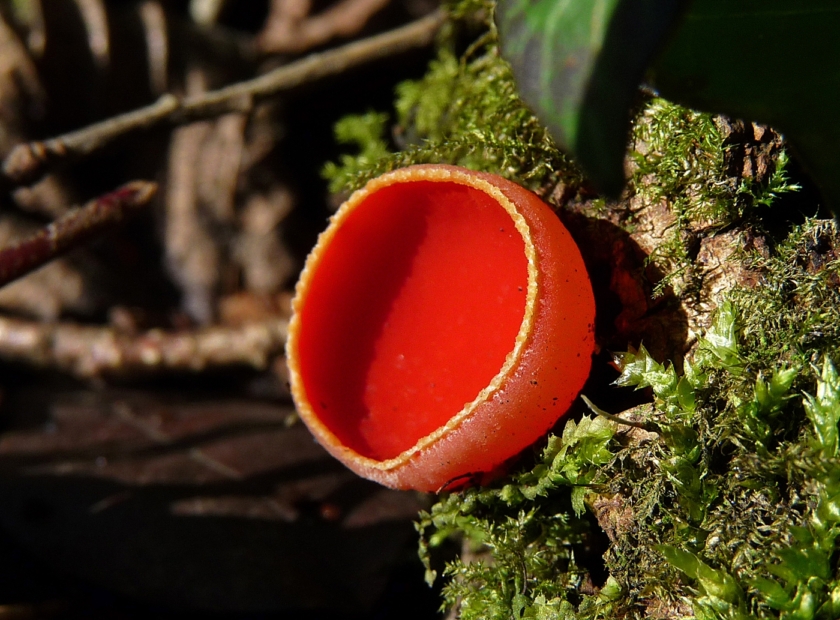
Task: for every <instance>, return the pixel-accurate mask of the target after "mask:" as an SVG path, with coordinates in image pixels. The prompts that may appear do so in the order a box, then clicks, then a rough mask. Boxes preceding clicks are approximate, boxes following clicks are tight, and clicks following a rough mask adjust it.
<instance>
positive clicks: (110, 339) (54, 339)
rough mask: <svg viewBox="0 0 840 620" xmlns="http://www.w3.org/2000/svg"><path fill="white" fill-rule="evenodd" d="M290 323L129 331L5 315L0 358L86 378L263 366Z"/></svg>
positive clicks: (280, 344) (1, 321)
mask: <svg viewBox="0 0 840 620" xmlns="http://www.w3.org/2000/svg"><path fill="white" fill-rule="evenodd" d="M287 325H288V323H287V321H286V319H284V318H280V317H275V318H271V319H267V320H264V321H261V322H258V323H248V324H245V325H240V326H236V327H227V326H216V327H207V328H202V329H196V330H187V331H181V332H166V331H163V330H160V329H152V330H149V331H146V332H143V333H140V334H125V333H122V332H120V331H119V330H117V329H114V328H113V327H89V326H82V325H74V324H70V323H39V322H36V321H25V320H21V319H12V318H7V317H0V358H3V359H6V360H13V361H21V362H25V363H28V364H33V365H35V366H42V367H49V368H55V369H58V370H62V371H64V372H69V373H71V374H73V375H75V376H77V377H81V378H91V377H98V376H102V375H121V376H134V375H143V374H149V373H155V372H161V371H172V370H181V371H189V372H199V371H202V370H205V369H207V368H211V367H224V366H232V365H247V366H253V367H255V368H260V369H262V368H265V367H266V366H267V365H268V363H269V362H270V361H271V358H272V357H273V356H275V355H278V354H280V353H281V352H282V351H283V346H284V344H285V342H286V328H287Z"/></svg>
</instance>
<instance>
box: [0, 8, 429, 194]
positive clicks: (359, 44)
mask: <svg viewBox="0 0 840 620" xmlns="http://www.w3.org/2000/svg"><path fill="white" fill-rule="evenodd" d="M444 19H445V14H444V13H443V11H441V10H438V11H435V12H434V13H432V14H430V15H427V16H426V17H423V18H421V19H418V20H416V21H414V22H412V23H410V24H408V25H406V26H403V27H401V28H396V29H395V30H391V31H389V32H385V33H383V34H379V35H376V36H373V37H369V38H367V39H362V40H361V41H355V42H353V43H349V44H347V45H344V46H342V47H338V48H336V49H332V50H329V51H326V52H322V53H320V54H312V55H310V56H307V57H306V58H302V59H301V60H298V61H295V62H292V63H289V64H288V65H284V66H282V67H279V68H277V69H275V70H273V71H270V72H269V73H266V74H265V75H261V76H260V77H257V78H254V79H252V80H247V81H244V82H239V83H237V84H232V85H230V86H226V87H225V88H220V89H219V90H214V91H209V92H206V93H203V94H201V95H196V96H192V97H187V98H185V99H183V100H181V99H179V98H177V97H175V96H173V95H164V96H163V97H161V98H160V99H159V100H158V101H157V102H156V103H154V104H152V105H150V106H146V107H145V108H140V109H139V110H134V111H132V112H128V113H126V114H122V115H120V116H115V117H113V118H110V119H107V120H105V121H102V122H100V123H96V124H94V125H90V126H88V127H85V128H84V129H80V130H78V131H73V132H71V133H68V134H65V135H63V136H58V137H56V138H52V139H50V140H45V141H43V142H30V143H27V144H19V145H18V146H16V147H15V148H14V149H12V151H11V152H10V153H9V155H8V156H7V157H6V159H5V160H4V161H3V165H2V177H0V181H3V182H4V183H5V185H6V186H7V187H16V186H19V185H26V184H29V183H32V182H34V181H36V180H37V179H39V178H40V177H41V176H42V175H43V174H44V173H45V172H46V171H47V170H48V169H49V168H50V167H51V166H53V165H55V164H56V163H57V162H59V161H63V160H66V159H72V158H79V157H82V156H85V155H88V154H90V153H93V152H94V151H97V150H99V149H101V148H103V147H104V146H106V145H108V144H110V143H111V142H113V141H114V140H115V139H116V138H118V137H121V136H124V135H126V134H129V133H132V132H134V131H139V130H144V129H149V128H151V127H155V126H157V125H161V124H163V123H168V124H170V125H181V124H184V123H189V122H192V121H196V120H201V119H207V118H214V117H216V116H220V115H222V114H227V113H229V112H248V111H250V110H251V108H252V107H253V105H254V103H255V102H258V101H260V100H262V99H266V98H268V97H271V96H274V95H276V94H278V93H280V92H283V91H286V90H290V89H292V88H295V87H296V86H300V85H301V84H305V83H307V82H312V81H314V80H318V79H321V78H324V77H327V76H330V75H337V74H339V73H341V72H343V71H346V70H347V69H350V68H352V67H355V66H358V65H361V64H364V63H366V62H370V61H372V60H376V59H379V58H386V57H388V56H392V55H394V54H398V53H400V52H403V51H405V50H409V49H412V48H415V47H422V46H425V45H428V44H429V43H430V42H431V41H432V40H433V39H434V36H435V33H436V32H437V31H438V29H439V28H440V26H441V25H442V24H443V22H444Z"/></svg>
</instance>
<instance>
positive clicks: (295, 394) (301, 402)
mask: <svg viewBox="0 0 840 620" xmlns="http://www.w3.org/2000/svg"><path fill="white" fill-rule="evenodd" d="M410 181H433V182H450V183H458V184H461V185H466V186H469V187H471V188H473V189H477V190H479V191H482V192H484V193H485V194H487V195H489V196H490V197H492V198H493V199H494V200H496V201H497V202H498V203H499V204H500V205H501V206H502V208H504V210H505V211H506V212H507V213H508V215H510V217H511V219H512V220H513V223H514V226H515V227H516V230H517V231H519V234H520V235H521V236H522V240H523V242H524V243H525V256H526V258H527V259H528V290H527V293H526V296H525V314H524V316H523V317H522V324H521V325H520V327H519V332H518V333H517V335H516V343H515V344H514V347H513V349H512V350H511V351H510V353H508V355H507V357H506V358H505V363H504V364H503V365H502V368H501V370H499V372H498V374H496V376H495V377H493V379H492V381H490V383H489V384H488V385H487V387H485V388H484V389H483V390H481V391H480V392H479V393H478V396H476V398H475V399H474V400H473V401H472V402H470V403H467V404H465V405H464V408H463V409H461V411H459V412H458V413H457V414H455V415H454V416H452V417H451V418H450V419H449V421H448V422H447V423H446V424H445V425H444V426H441V427H440V428H438V429H436V430H435V431H434V432H432V433H430V434H429V435H426V436H425V437H422V438H420V440H419V441H418V442H417V443H416V444H414V445H413V446H412V447H411V448H409V449H408V450H405V451H404V452H402V453H400V454H399V455H397V456H396V457H394V458H391V459H387V460H385V461H378V460H376V459H372V458H370V457H366V456H363V455H361V454H359V453H358V452H356V451H355V450H353V449H351V448H348V447H347V446H345V445H344V444H342V442H341V440H340V439H339V438H338V437H337V436H336V435H334V434H333V432H332V431H331V430H329V429H328V428H327V427H326V426H325V425H324V424H323V423H322V422H321V420H320V419H319V418H318V416H317V415H316V414H315V412H314V410H313V408H312V405H311V404H310V402H309V399H308V398H307V396H306V390H305V389H304V386H303V381H302V379H301V376H300V369H299V368H298V364H297V359H296V357H295V356H294V355H290V353H291V352H292V351H294V350H296V348H297V340H298V331H299V329H300V327H299V316H300V314H299V312H298V310H299V308H300V307H301V306H302V304H303V302H304V300H305V297H306V295H305V291H306V290H307V289H308V287H309V282H310V280H311V279H312V277H313V274H314V273H315V269H316V267H317V265H318V263H319V262H320V258H321V254H322V253H323V251H324V248H325V247H327V246H328V245H329V242H330V241H331V240H332V237H333V236H334V235H335V234H336V232H337V230H338V229H339V228H340V226H341V224H342V222H343V221H344V220H345V219H346V218H347V217H349V215H350V214H351V213H352V212H353V210H354V209H355V207H356V206H357V205H358V204H360V203H361V202H362V201H364V200H365V198H367V197H368V196H369V195H370V194H372V193H374V192H376V191H378V190H380V189H382V188H384V187H388V186H390V185H394V184H396V183H405V182H410ZM537 289H538V283H537V253H536V250H535V249H534V244H533V240H532V239H531V229H530V228H529V226H528V223H527V222H526V221H525V218H524V217H523V216H522V215H521V214H520V213H519V211H517V209H516V206H515V205H514V204H513V202H512V201H511V200H510V199H509V198H508V197H507V196H505V194H504V193H503V192H502V190H501V189H499V188H498V187H496V186H495V185H493V184H492V183H490V182H489V181H486V180H484V179H482V178H480V177H477V176H473V175H472V174H471V173H470V172H469V171H461V170H457V169H455V170H453V169H452V168H448V167H434V166H429V167H425V166H416V167H409V168H402V169H399V170H395V171H393V172H389V173H386V174H383V175H382V176H380V177H377V178H375V179H373V180H371V181H370V182H368V183H367V185H365V186H364V187H363V188H362V189H360V190H357V191H356V192H354V193H353V195H352V196H350V198H349V199H348V200H347V201H346V202H345V203H344V204H342V205H341V207H340V208H339V209H338V211H336V213H335V214H334V215H333V216H332V218H331V219H330V224H329V226H328V227H327V229H326V230H325V231H324V232H323V233H321V235H320V236H319V237H318V242H317V243H316V245H315V248H314V249H313V250H312V252H311V253H310V254H309V256H308V257H307V259H306V264H305V265H304V268H303V271H302V272H301V274H300V279H299V280H298V283H297V286H296V287H295V297H294V300H293V302H292V310H293V314H292V319H291V321H290V323H289V332H288V333H289V335H288V339H287V341H286V359H287V363H288V365H289V376H290V383H291V391H292V398H293V399H294V401H295V403H296V405H297V409H298V413H299V414H300V416H301V418H303V420H304V421H305V422H306V424H307V426H309V428H310V429H311V430H312V432H313V434H314V435H316V436H317V437H318V439H319V440H321V441H323V442H326V443H327V444H329V445H330V446H331V447H333V448H337V449H339V450H340V451H341V452H343V453H344V454H345V455H346V456H347V457H349V458H351V459H352V460H353V461H354V462H356V463H358V464H360V465H362V466H364V467H368V468H371V469H379V470H382V471H389V470H392V469H396V468H397V467H399V466H401V465H403V464H404V463H406V462H408V461H409V460H410V459H411V458H412V457H413V456H414V455H415V454H417V453H418V452H420V451H421V450H423V449H425V448H427V447H428V446H430V445H431V444H433V443H435V442H436V441H438V440H439V439H441V438H442V437H444V436H446V435H447V434H448V433H450V432H452V431H453V430H455V429H456V428H458V427H459V426H460V425H461V424H462V423H463V422H464V421H465V420H466V419H467V418H468V417H469V416H470V414H472V412H473V411H475V409H476V408H477V407H478V406H479V405H481V404H482V403H484V402H485V401H487V400H488V399H489V398H490V397H491V395H492V394H493V393H494V392H495V391H496V390H498V389H499V388H500V387H501V386H502V383H503V382H504V381H505V379H506V378H507V377H508V375H509V374H510V371H511V370H512V369H513V368H514V367H515V366H516V365H517V364H518V363H519V360H520V358H521V357H522V352H523V349H524V347H525V344H526V342H527V340H528V335H529V334H530V333H531V329H532V325H533V322H534V309H535V305H536V303H535V302H536V299H537Z"/></svg>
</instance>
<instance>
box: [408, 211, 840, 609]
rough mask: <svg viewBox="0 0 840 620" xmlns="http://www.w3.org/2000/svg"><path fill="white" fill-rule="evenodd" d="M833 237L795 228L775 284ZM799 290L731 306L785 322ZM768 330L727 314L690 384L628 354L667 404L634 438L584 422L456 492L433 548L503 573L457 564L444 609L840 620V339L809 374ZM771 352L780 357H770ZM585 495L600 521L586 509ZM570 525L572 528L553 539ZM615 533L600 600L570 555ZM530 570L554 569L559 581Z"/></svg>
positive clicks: (818, 286)
mask: <svg viewBox="0 0 840 620" xmlns="http://www.w3.org/2000/svg"><path fill="white" fill-rule="evenodd" d="M826 227H829V228H831V229H833V225H832V224H829V223H826V222H813V221H812V222H808V223H807V224H806V225H805V226H803V227H802V228H799V229H796V230H794V231H793V233H792V234H791V235H790V238H789V239H788V241H787V242H785V243H784V244H782V245H781V246H780V247H779V249H778V252H777V253H776V254H775V255H774V256H772V257H771V258H769V259H768V258H765V259H763V261H764V263H763V267H764V269H765V272H766V274H767V277H770V276H771V275H777V276H779V275H782V276H783V275H784V274H787V275H790V274H789V271H788V270H789V269H790V267H789V266H788V267H785V265H787V264H788V261H789V259H790V252H792V251H793V248H794V247H800V243H801V239H802V237H803V236H804V237H806V238H813V235H815V234H818V231H820V230H824V229H825V228H826ZM833 239H834V241H838V239H837V237H836V236H834V237H833ZM800 252H801V250H800ZM834 269H835V265H834V264H833V263H828V264H826V265H824V266H823V269H822V271H821V272H820V274H819V276H817V274H813V276H814V277H813V278H812V279H811V280H810V281H809V283H808V284H809V285H808V286H807V293H808V295H807V296H804V295H803V296H801V297H800V298H798V299H797V303H796V307H795V308H794V309H792V310H791V311H790V312H791V313H792V314H793V316H797V317H800V318H802V319H803V320H805V321H806V322H807V323H808V324H813V323H814V322H815V321H819V318H820V316H821V315H822V313H823V312H824V311H825V306H824V305H820V304H816V305H815V304H813V303H812V301H813V299H815V298H818V299H822V298H823V297H829V298H830V297H831V296H832V294H833V292H834V289H835V288H836V286H837V280H836V276H833V275H832V273H833V270H834ZM786 283H787V286H789V287H790V286H793V287H794V288H795V284H794V283H793V282H787V281H786V280H782V281H767V282H765V286H762V287H757V288H755V289H750V290H741V291H736V292H735V293H734V294H733V299H738V300H741V301H742V302H743V301H744V300H746V299H748V298H749V299H750V302H749V304H747V305H748V306H749V307H750V308H751V309H752V310H753V311H756V310H757V309H764V310H770V309H773V308H774V305H773V304H774V303H776V300H775V297H776V295H777V292H776V291H777V289H778V288H779V287H781V288H782V289H784V288H786V286H785V285H786ZM766 318H767V317H766V316H765V319H766ZM760 324H762V321H761V320H760V318H759V317H757V316H752V317H750V319H749V320H746V319H745V318H743V317H742V316H741V315H740V314H739V311H738V310H736V306H735V305H733V303H726V304H725V305H724V306H723V307H722V308H721V310H720V311H719V312H718V314H717V318H716V320H715V322H714V324H713V326H712V327H711V328H710V329H709V331H708V332H707V334H706V336H705V338H704V339H703V341H702V342H701V344H700V346H699V347H698V348H697V350H696V351H695V353H694V355H693V356H691V358H690V359H689V360H687V361H686V363H685V366H684V372H683V373H678V372H677V371H676V369H675V368H674V367H673V366H671V365H668V364H662V363H659V362H657V361H655V360H653V359H652V358H651V357H650V356H649V355H648V353H647V352H646V351H645V350H644V348H642V349H640V350H638V351H635V352H630V353H628V354H626V355H625V356H624V358H623V360H622V366H623V372H622V374H621V376H620V377H619V379H618V380H617V381H616V383H617V384H618V385H620V386H632V387H636V388H646V389H649V390H651V392H652V395H653V404H652V406H650V407H647V406H645V407H641V408H638V409H636V410H635V412H634V413H635V416H634V417H635V422H636V426H633V427H630V426H623V425H616V424H615V423H614V422H612V421H608V420H605V419H604V418H600V417H599V418H594V419H593V418H588V417H584V418H583V419H582V421H581V422H580V423H575V422H574V421H570V422H568V423H567V425H566V431H565V432H564V434H563V437H562V438H557V437H551V438H550V439H549V444H548V447H547V448H546V450H545V451H544V453H543V454H542V457H541V458H540V459H539V460H538V461H537V464H536V465H535V466H534V467H533V468H532V469H530V470H528V471H525V472H522V473H518V474H514V475H512V476H511V477H509V478H508V479H505V480H502V481H500V482H499V483H498V484H497V485H496V486H494V487H492V488H489V489H474V490H468V491H466V492H464V493H463V494H461V495H458V496H455V495H452V496H448V497H446V498H444V499H443V500H441V501H440V502H439V503H438V504H436V505H435V506H434V507H433V509H432V511H431V512H430V513H429V514H428V515H423V516H422V518H421V522H420V524H421V531H422V532H424V533H425V534H426V537H425V538H424V541H425V542H424V546H423V553H424V554H428V548H429V547H430V546H434V544H435V543H437V542H438V537H440V536H442V535H444V534H447V535H448V534H451V533H452V532H453V531H460V532H461V533H462V534H463V535H466V536H468V537H469V538H470V539H471V540H474V541H476V542H479V543H485V544H486V543H487V542H488V541H490V546H491V550H492V555H493V558H494V564H493V566H494V569H495V572H494V571H491V570H490V569H489V568H488V565H487V563H483V564H479V565H475V564H469V563H464V562H460V561H456V562H455V563H454V564H452V565H450V566H449V567H448V569H447V571H446V575H447V576H449V577H450V578H453V577H456V578H455V579H453V580H452V581H450V582H449V585H448V586H447V588H446V603H447V604H448V605H450V606H451V605H456V604H459V603H460V605H461V606H462V607H461V612H460V613H461V617H463V618H480V617H516V618H518V617H532V616H529V615H528V614H537V615H534V616H533V617H557V618H578V619H584V618H586V619H589V618H601V617H610V618H612V617H632V618H637V617H638V618H641V617H649V616H651V615H653V616H656V615H660V616H663V617H672V616H674V615H680V614H682V615H683V616H685V617H692V616H693V617H697V618H728V619H735V618H836V617H838V615H837V614H838V612H840V605H838V603H837V600H838V595H840V580H838V559H837V554H836V553H835V547H836V545H835V543H836V539H837V537H838V534H840V529H838V526H840V459H839V458H838V456H840V447H838V446H840V441H838V429H837V424H838V420H840V379H838V377H837V373H836V372H835V370H834V367H833V366H832V365H831V363H830V362H829V361H828V360H829V357H830V356H832V357H833V356H837V355H838V354H840V351H838V349H837V342H836V341H830V340H824V341H822V344H823V346H821V347H814V348H808V349H807V351H808V353H807V355H806V357H807V358H809V359H810V358H819V359H820V360H824V361H821V364H820V367H819V368H815V367H814V366H813V365H811V364H808V363H804V364H803V365H799V363H800V362H802V361H803V360H804V358H802V357H799V358H797V357H793V356H790V357H789V358H788V364H785V363H784V362H782V361H781V360H780V359H779V358H772V352H777V351H779V350H784V347H785V344H784V341H785V340H786V339H787V337H788V334H789V332H786V331H774V330H773V327H772V325H770V324H765V326H764V328H763V329H762V330H761V334H760V335H759V334H758V333H756V332H755V331H754V330H756V328H757V325H760ZM748 329H749V330H753V331H751V332H749V333H748V331H747V330H748ZM757 339H758V340H757ZM755 342H763V343H764V344H765V345H767V346H768V347H769V348H770V351H771V355H767V354H766V353H764V352H762V355H761V356H758V355H757V354H756V352H755V351H753V350H752V349H751V348H750V347H751V346H753V343H755ZM791 364H792V365H791ZM794 385H796V386H799V388H801V389H803V390H805V392H806V395H805V396H804V397H803V396H801V394H802V392H800V391H798V390H797V389H794V387H793V386H794ZM638 427H642V428H638ZM584 498H585V504H586V506H587V508H588V509H589V510H590V511H591V513H592V514H593V515H594V516H595V517H597V522H598V525H594V524H593V523H592V520H591V519H587V518H586V516H585V515H583V514H581V513H580V512H579V510H580V508H581V506H582V502H581V500H582V499H584ZM523 519H525V521H527V527H523V528H521V530H520V529H517V528H518V526H514V525H513V524H516V523H521V522H522V520H523ZM554 523H562V528H556V529H551V530H546V529H545V528H548V527H550V524H554ZM599 526H600V527H601V528H602V529H603V530H604V531H606V532H607V534H608V536H609V548H608V550H607V552H606V553H605V555H604V562H605V568H606V570H607V572H608V575H609V577H608V579H607V581H606V582H604V583H603V587H602V589H601V590H597V589H589V590H588V593H587V588H586V587H585V586H586V584H587V580H588V577H587V571H586V569H585V568H584V567H582V566H581V565H580V556H578V555H575V554H574V553H572V550H574V549H575V548H579V547H580V546H584V545H585V544H586V541H587V540H589V539H591V538H592V537H593V536H594V531H596V530H597V529H598V527H599ZM511 528H512V529H511ZM587 528H589V529H587ZM546 531H550V536H542V535H541V534H542V533H543V532H546ZM430 532H433V534H432V535H429V534H430ZM517 532H518V533H517ZM535 532H540V534H535ZM563 548H566V549H568V550H569V551H568V552H567V555H566V556H563V557H560V556H558V555H557V553H556V550H557V549H563ZM531 558H548V559H549V560H550V562H552V563H553V569H549V568H547V567H546V566H544V565H538V564H536V563H535V562H534V560H533V559H531ZM517 575H519V576H520V577H519V581H515V578H516V576H517ZM523 575H525V576H529V577H530V579H531V580H532V581H531V582H528V581H523V577H522V576H523ZM491 576H492V577H493V578H495V579H496V581H495V582H494V581H493V579H492V578H491ZM502 582H504V583H506V584H508V586H507V589H505V588H503V587H502V586H501V583H502ZM514 583H516V584H519V585H518V586H516V587H514V586H511V585H510V584H514ZM517 596H518V598H517ZM523 597H524V598H523ZM549 605H550V608H549V607H547V606H549ZM505 614H507V615H505ZM538 614H543V615H542V616H539V615H538ZM552 614H553V615H552Z"/></svg>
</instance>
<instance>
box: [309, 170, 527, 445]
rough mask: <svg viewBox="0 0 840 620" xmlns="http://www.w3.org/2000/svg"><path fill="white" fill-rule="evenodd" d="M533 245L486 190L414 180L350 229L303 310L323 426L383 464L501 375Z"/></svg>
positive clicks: (338, 236)
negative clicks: (527, 248) (528, 244)
mask: <svg viewBox="0 0 840 620" xmlns="http://www.w3.org/2000/svg"><path fill="white" fill-rule="evenodd" d="M527 288H528V262H527V258H526V254H525V242H524V240H523V238H522V235H521V233H520V232H519V231H518V230H517V229H516V227H515V226H514V222H513V220H512V219H511V216H510V214H508V213H507V211H505V209H504V208H502V207H501V206H500V205H499V203H498V202H497V201H496V200H494V199H493V198H492V197H490V196H489V195H487V194H486V193H485V192H482V191H480V190H477V189H474V188H472V187H469V186H466V185H462V184H458V183H454V182H433V181H414V182H411V183H401V184H394V185H390V186H387V187H384V188H381V189H379V190H378V191H376V192H375V193H371V194H369V195H367V196H366V197H365V198H364V200H363V201H362V202H361V203H359V204H357V205H356V206H355V209H354V211H353V213H352V216H351V217H347V218H344V219H343V220H342V222H341V224H340V226H339V227H338V228H337V230H336V231H335V233H334V236H333V237H332V239H331V241H330V244H329V246H328V247H327V248H326V250H325V251H324V253H323V254H322V256H321V257H320V261H319V263H318V268H317V272H316V273H315V274H313V276H312V279H311V280H310V283H309V290H308V292H307V296H306V301H305V304H304V305H303V307H302V309H301V310H300V325H301V330H300V341H299V350H300V372H301V376H302V377H303V378H304V383H305V388H306V393H307V396H308V400H309V402H310V404H311V407H312V409H313V410H314V412H315V413H316V415H317V416H318V418H319V419H320V420H321V422H322V423H323V424H324V425H325V426H326V427H327V428H329V429H330V431H331V432H332V433H333V434H334V435H335V436H336V437H337V438H338V439H339V440H340V441H341V442H342V443H343V444H344V445H345V446H347V447H349V448H351V449H352V450H354V451H355V452H357V453H358V454H360V455H362V456H364V457H367V458H371V459H375V460H387V459H392V458H395V457H396V456H398V455H399V454H400V453H402V452H404V451H405V450H408V449H409V448H411V447H412V446H414V445H415V444H416V443H417V442H418V440H420V439H421V438H423V437H425V436H427V435H429V434H430V433H432V432H433V431H435V430H436V429H438V428H440V427H442V426H444V425H445V424H446V423H447V422H448V421H449V420H450V418H452V417H453V416H454V415H455V414H456V413H457V412H459V411H461V410H462V409H463V408H464V407H465V406H466V405H467V404H468V403H470V402H472V401H473V400H474V399H475V398H476V397H477V396H478V394H479V393H480V392H481V390H482V389H484V388H485V387H486V386H487V385H488V384H489V383H490V382H491V381H492V379H493V378H494V377H495V376H496V375H497V374H498V373H499V370H500V369H501V368H502V366H503V365H504V363H505V360H506V358H507V356H508V354H509V353H510V352H511V351H512V349H513V348H514V345H515V342H516V337H517V334H518V332H519V329H520V326H521V324H522V321H523V316H524V313H525V302H526V291H527Z"/></svg>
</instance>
